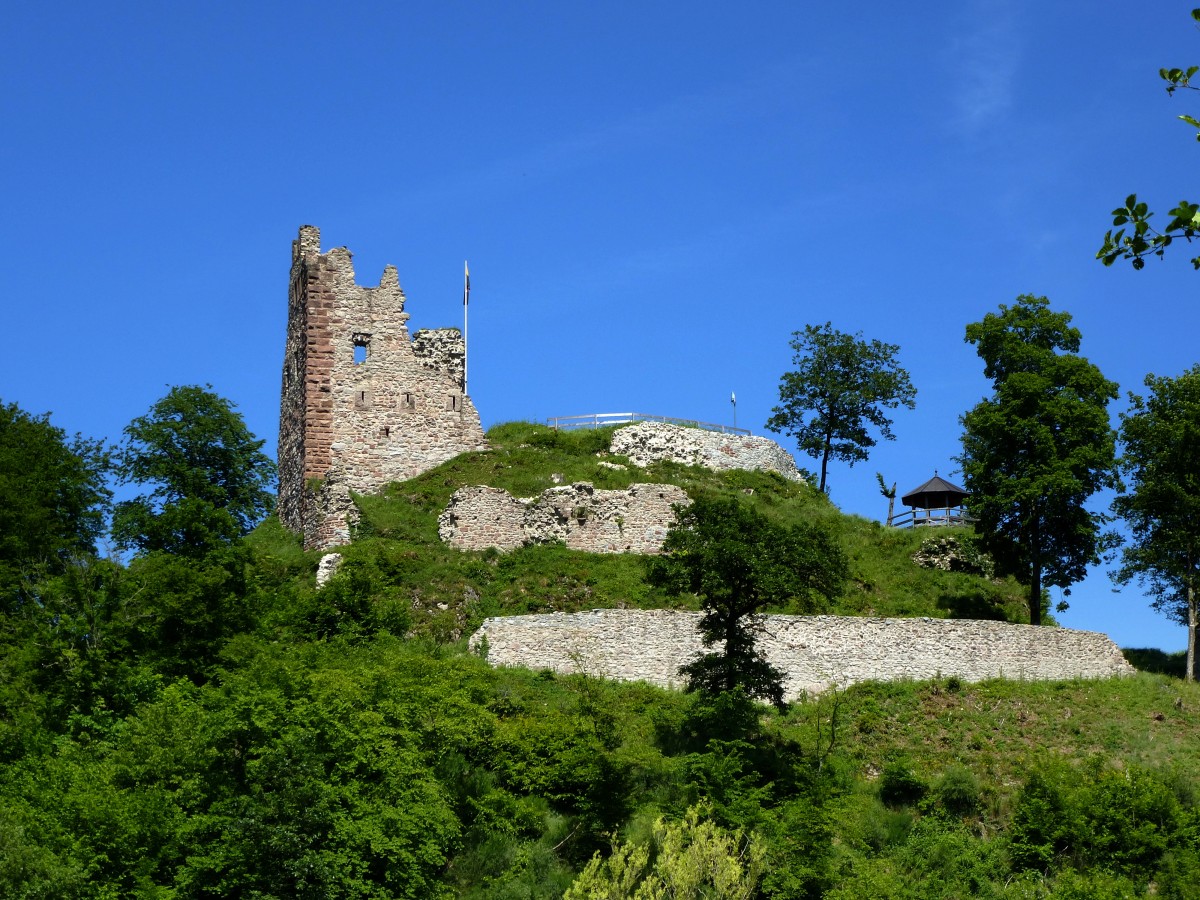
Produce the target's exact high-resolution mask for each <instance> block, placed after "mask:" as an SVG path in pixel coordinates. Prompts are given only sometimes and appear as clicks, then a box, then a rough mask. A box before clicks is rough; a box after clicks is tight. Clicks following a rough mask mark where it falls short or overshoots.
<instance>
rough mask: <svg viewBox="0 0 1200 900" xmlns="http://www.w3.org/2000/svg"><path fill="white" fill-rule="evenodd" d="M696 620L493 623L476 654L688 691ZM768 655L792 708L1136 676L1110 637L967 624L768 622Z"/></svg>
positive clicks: (635, 617)
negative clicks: (906, 687) (968, 687)
mask: <svg viewBox="0 0 1200 900" xmlns="http://www.w3.org/2000/svg"><path fill="white" fill-rule="evenodd" d="M699 618H700V614H699V613H693V612H677V611H671V610H616V609H603V610H601V609H598V610H592V611H591V612H584V613H570V614H568V613H552V614H547V615H531V616H509V617H504V618H492V619H487V620H486V621H484V623H483V625H482V626H481V627H480V629H479V630H478V631H477V632H475V634H474V635H472V637H471V646H472V647H476V648H478V647H479V645H480V643H481V642H482V641H483V640H484V639H485V638H486V641H487V658H488V661H489V662H490V663H491V664H492V665H496V666H524V667H526V668H530V669H552V670H554V671H556V672H561V673H572V672H586V673H588V674H591V675H597V676H601V677H606V678H614V679H617V680H619V681H647V682H650V683H651V684H656V685H659V686H660V687H679V686H681V684H682V679H681V678H680V676H679V674H678V673H679V667H680V666H682V665H684V664H685V663H687V662H690V661H691V660H692V659H693V658H695V656H696V654H698V653H700V652H702V650H703V649H704V648H703V647H702V645H701V643H700V637H699V634H698V632H697V630H696V625H697V622H698V620H699ZM759 647H760V649H761V650H762V651H763V652H764V654H765V655H766V657H767V658H768V659H769V660H770V661H771V663H772V664H773V665H775V666H776V667H778V668H779V669H782V670H783V672H784V673H785V678H784V693H785V696H786V697H787V698H788V699H795V698H797V697H799V696H800V695H801V694H803V693H806V692H807V693H816V692H820V691H823V690H825V689H826V688H828V687H830V686H833V685H839V686H844V685H848V684H855V683H857V682H860V681H896V680H901V679H914V680H921V679H929V678H936V677H949V676H952V675H953V676H958V677H959V678H961V679H963V680H964V681H982V680H984V679H988V678H1012V679H1018V680H1031V681H1040V680H1057V679H1070V678H1108V677H1112V676H1117V675H1132V674H1133V672H1134V669H1133V667H1132V666H1130V665H1129V663H1128V662H1126V661H1125V658H1124V657H1123V656H1122V655H1121V651H1120V649H1118V647H1117V645H1116V644H1114V643H1113V642H1112V640H1111V639H1109V637H1108V636H1107V635H1103V634H1099V633H1097V632H1092V631H1073V630H1071V629H1067V628H1049V627H1035V626H1032V625H1010V624H1007V623H1003V622H983V621H973V620H964V619H877V618H857V617H845V616H765V617H764V631H763V634H762V635H761V636H760V638H759Z"/></svg>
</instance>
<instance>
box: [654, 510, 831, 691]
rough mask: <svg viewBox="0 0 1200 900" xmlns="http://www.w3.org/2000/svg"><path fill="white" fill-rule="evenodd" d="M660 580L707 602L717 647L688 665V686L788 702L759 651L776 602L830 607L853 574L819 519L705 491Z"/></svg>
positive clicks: (662, 563) (667, 554)
mask: <svg viewBox="0 0 1200 900" xmlns="http://www.w3.org/2000/svg"><path fill="white" fill-rule="evenodd" d="M677 515H678V521H677V523H676V525H675V526H674V527H672V528H671V530H670V531H669V532H668V533H667V538H666V541H665V542H664V543H663V555H661V556H658V557H654V558H653V559H651V561H650V564H649V573H648V574H649V580H650V583H651V584H655V585H658V586H660V587H663V588H665V589H666V590H667V591H668V592H669V593H671V594H673V595H676V596H677V595H679V594H680V593H684V592H690V593H692V594H695V595H697V596H698V597H699V598H700V601H701V608H702V609H703V612H704V614H703V616H702V617H701V619H700V634H701V636H702V638H703V641H704V646H706V647H709V648H714V649H710V651H709V652H708V653H705V654H704V655H702V656H700V657H699V658H698V659H696V660H695V661H694V662H691V663H688V664H687V665H686V666H684V667H683V668H682V669H681V670H680V674H682V675H685V676H686V677H687V683H688V688H689V689H690V690H695V691H700V692H701V693H703V694H706V695H708V696H710V697H712V696H717V695H719V694H722V693H726V692H729V691H733V690H736V689H741V690H743V691H744V692H745V693H746V695H747V696H750V697H760V698H762V699H764V700H769V701H771V702H772V703H774V704H775V705H776V706H782V705H783V673H782V672H780V671H779V670H778V669H776V668H775V667H774V666H772V665H771V664H770V663H769V662H767V660H766V658H765V657H764V656H763V655H762V654H761V653H759V652H758V649H757V647H756V644H755V638H756V636H757V635H758V633H760V632H761V631H762V617H761V615H760V614H761V612H762V611H763V609H764V607H766V605H767V604H768V603H775V604H785V605H786V606H787V608H789V609H793V610H794V611H796V612H812V611H813V610H814V609H821V608H823V607H824V606H825V604H827V603H828V601H829V600H830V599H832V598H833V597H834V596H836V595H837V594H838V593H839V592H840V591H841V588H842V583H843V582H844V581H845V580H846V560H845V557H844V556H843V555H842V550H841V547H839V546H838V544H837V542H836V541H835V540H834V539H833V537H832V536H831V535H830V534H829V532H828V531H827V530H825V529H823V528H820V527H818V526H816V525H791V526H787V527H785V526H782V525H776V524H775V523H773V522H771V520H770V519H768V518H767V517H766V516H764V515H763V514H762V513H759V512H756V511H755V510H754V509H753V508H751V507H750V506H747V505H746V504H744V503H742V502H741V501H739V500H738V499H736V498H734V497H727V498H723V499H714V498H711V497H707V496H700V497H697V498H696V499H695V501H694V502H693V503H692V504H691V505H690V506H688V507H686V508H684V509H679V510H677Z"/></svg>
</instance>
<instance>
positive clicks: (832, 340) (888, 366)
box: [767, 322, 917, 493]
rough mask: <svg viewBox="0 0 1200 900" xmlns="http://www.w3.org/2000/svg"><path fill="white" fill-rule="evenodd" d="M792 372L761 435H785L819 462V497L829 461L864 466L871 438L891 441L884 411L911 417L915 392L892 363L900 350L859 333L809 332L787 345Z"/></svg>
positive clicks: (823, 328)
mask: <svg viewBox="0 0 1200 900" xmlns="http://www.w3.org/2000/svg"><path fill="white" fill-rule="evenodd" d="M789 343H790V345H791V348H792V350H793V351H794V356H793V358H792V364H793V365H795V367H796V368H795V369H794V370H793V371H791V372H784V373H783V376H782V377H781V378H780V380H779V406H776V407H775V408H774V409H772V410H771V413H772V415H771V418H770V419H769V420H768V421H767V428H769V429H771V430H772V431H779V432H783V433H784V434H790V435H791V436H792V437H794V438H795V439H796V444H797V446H798V447H799V448H800V450H801V451H802V452H804V453H805V454H807V455H808V456H811V457H813V458H814V459H819V460H820V461H821V470H820V479H819V481H818V483H817V486H818V488H819V489H820V490H821V491H822V493H824V492H825V478H826V474H827V472H828V469H829V460H830V459H840V460H843V461H845V462H847V463H849V464H850V465H851V466H853V465H854V463H856V462H859V461H861V460H864V459H866V458H867V454H868V451H869V450H870V449H871V448H872V447H874V446H875V436H874V435H873V434H872V432H871V429H872V428H873V429H875V430H877V431H878V432H879V434H880V436H881V437H883V438H885V439H887V440H892V439H893V435H892V420H891V419H890V418H888V416H887V413H886V410H889V409H896V408H897V407H899V406H906V407H908V408H909V409H912V408H913V406H914V405H915V403H916V396H917V391H916V388H914V387H913V386H912V381H911V380H910V379H909V376H908V372H907V371H905V370H904V369H903V368H902V367H901V366H900V363H899V361H898V360H897V359H896V355H897V354H898V353H899V352H900V348H899V347H897V346H896V345H895V344H885V343H883V342H882V341H878V340H870V341H868V340H865V339H864V338H863V336H862V334H861V333H859V334H846V333H844V332H841V331H838V330H837V329H835V328H833V327H832V325H831V324H830V323H829V322H826V323H825V324H824V325H807V326H805V328H804V330H803V331H796V332H793V333H792V339H791V341H790V342H789Z"/></svg>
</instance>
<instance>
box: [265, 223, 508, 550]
mask: <svg viewBox="0 0 1200 900" xmlns="http://www.w3.org/2000/svg"><path fill="white" fill-rule="evenodd" d="M404 304H405V297H404V291H403V290H401V288H400V281H399V277H398V275H397V272H396V268H395V267H394V266H388V267H387V268H385V269H384V272H383V277H382V278H381V279H380V282H379V285H378V286H377V287H363V286H361V285H359V284H356V283H355V280H354V266H353V264H352V262H351V254H350V251H349V250H347V249H346V248H345V247H338V248H335V249H333V250H330V251H328V252H327V253H322V252H321V236H320V232H319V231H318V229H316V228H314V227H312V226H310V225H306V226H303V227H302V228H301V229H300V235H299V237H298V238H297V239H296V240H295V241H294V242H293V244H292V269H291V276H290V280H289V287H288V325H287V342H286V347H285V352H284V363H283V387H282V391H281V394H280V415H279V503H278V510H279V517H280V520H281V521H282V522H283V524H284V525H285V526H286V527H287V528H289V529H291V530H293V531H297V532H300V533H302V534H303V535H304V543H305V547H307V548H313V547H329V546H335V545H337V544H343V543H346V542H347V541H348V540H349V529H350V526H351V525H352V524H353V522H352V520H353V517H354V515H355V510H354V506H353V503H352V502H351V500H350V494H351V492H355V493H371V492H374V491H377V490H379V489H380V488H381V487H383V486H384V485H386V484H387V483H388V482H391V481H400V480H403V479H407V478H412V477H414V476H416V475H419V474H421V473H422V472H424V471H427V470H428V469H431V468H433V467H434V466H436V465H438V464H440V463H442V462H445V461H446V460H448V459H451V458H453V457H454V456H457V455H458V454H460V453H464V452H467V451H470V450H482V449H485V448H486V442H485V439H484V435H483V428H482V427H481V425H480V421H479V413H478V412H477V411H476V409H475V406H474V404H473V403H471V398H470V397H468V396H467V395H466V394H465V393H464V392H463V374H464V371H463V369H464V359H465V347H464V344H463V338H462V334H461V332H459V330H458V329H457V328H447V329H438V330H433V331H418V332H417V333H416V334H415V335H413V336H411V337H410V335H409V333H408V327H407V324H406V323H407V322H408V318H409V315H408V313H407V312H405V309H404Z"/></svg>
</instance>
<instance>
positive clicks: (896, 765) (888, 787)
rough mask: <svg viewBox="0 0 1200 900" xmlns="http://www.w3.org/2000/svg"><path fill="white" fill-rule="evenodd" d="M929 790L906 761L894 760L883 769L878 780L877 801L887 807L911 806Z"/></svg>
mask: <svg viewBox="0 0 1200 900" xmlns="http://www.w3.org/2000/svg"><path fill="white" fill-rule="evenodd" d="M928 790H929V785H927V784H926V783H925V782H924V781H922V780H921V778H920V777H919V776H918V775H917V774H916V773H915V772H913V770H912V769H911V768H910V767H909V763H908V760H906V759H903V758H901V759H894V760H892V761H891V762H889V763H888V764H887V765H886V766H885V767H884V769H883V774H882V775H881V776H880V778H879V799H880V800H882V801H883V802H884V803H886V804H887V805H888V806H912V805H913V804H915V803H917V802H918V801H919V800H920V799H921V798H922V797H924V796H925V794H926V793H927V792H928Z"/></svg>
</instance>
